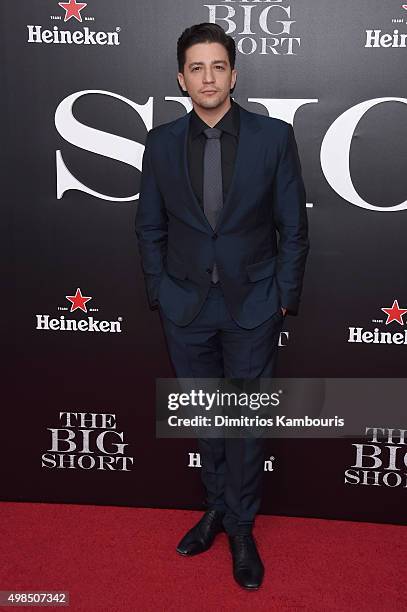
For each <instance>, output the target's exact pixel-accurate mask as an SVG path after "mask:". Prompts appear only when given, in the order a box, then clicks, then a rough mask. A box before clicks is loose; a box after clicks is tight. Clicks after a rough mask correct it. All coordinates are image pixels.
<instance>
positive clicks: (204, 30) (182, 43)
mask: <svg viewBox="0 0 407 612" xmlns="http://www.w3.org/2000/svg"><path fill="white" fill-rule="evenodd" d="M205 42H216V43H220V44H221V45H223V46H224V47H225V49H226V51H227V52H228V57H229V64H230V67H231V69H232V70H233V68H234V67H235V60H236V45H235V41H234V40H233V38H232V37H231V36H229V35H228V34H226V32H225V30H223V29H222V28H221V27H220V26H219V25H218V24H216V23H198V24H196V25H193V26H191V27H190V28H187V29H186V30H184V31H183V32H182V34H181V36H180V37H179V39H178V42H177V59H178V71H179V72H182V73H183V72H184V66H185V52H186V50H187V49H189V47H192V45H196V44H197V43H205Z"/></svg>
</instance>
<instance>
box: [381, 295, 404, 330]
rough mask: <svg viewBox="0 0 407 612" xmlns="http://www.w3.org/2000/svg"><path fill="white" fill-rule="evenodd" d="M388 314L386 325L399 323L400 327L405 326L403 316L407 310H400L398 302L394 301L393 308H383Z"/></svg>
mask: <svg viewBox="0 0 407 612" xmlns="http://www.w3.org/2000/svg"><path fill="white" fill-rule="evenodd" d="M381 310H383V312H385V313H386V314H387V321H386V325H388V324H389V323H391V322H392V321H397V323H400V325H404V321H403V316H404V315H405V314H406V312H407V308H400V307H399V303H398V301H397V300H394V302H393V306H392V307H391V308H381Z"/></svg>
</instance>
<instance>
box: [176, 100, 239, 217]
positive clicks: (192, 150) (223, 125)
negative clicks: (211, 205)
mask: <svg viewBox="0 0 407 612" xmlns="http://www.w3.org/2000/svg"><path fill="white" fill-rule="evenodd" d="M230 102H231V108H230V109H229V110H228V112H227V113H226V114H225V115H223V117H222V119H221V120H220V121H218V123H217V124H216V125H214V126H213V127H216V128H217V129H219V130H222V135H221V137H220V146H221V159H222V187H223V202H225V200H226V195H227V192H228V189H229V187H230V183H231V181H232V176H233V170H234V165H235V160H236V152H237V145H238V138H239V124H240V121H239V119H240V117H239V107H238V106H237V104H236V103H235V102H234V101H233V100H232V99H230ZM208 127H210V126H209V125H207V124H206V123H205V122H204V121H202V119H201V118H200V117H199V115H198V114H197V113H196V112H195V111H194V110H192V111H191V118H190V123H189V133H188V167H189V176H190V179H191V185H192V189H193V190H194V192H195V194H196V197H197V199H198V202H199V204H200V205H201V206H202V207H203V159H204V149H205V142H206V136H205V134H204V133H203V130H206V129H207V128H208Z"/></svg>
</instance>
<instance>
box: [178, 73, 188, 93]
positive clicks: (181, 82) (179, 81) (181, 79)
mask: <svg viewBox="0 0 407 612" xmlns="http://www.w3.org/2000/svg"><path fill="white" fill-rule="evenodd" d="M177 78H178V83H179V86H180V87H181V89H182V90H183V91H184V92H185V93H186V91H187V88H186V87H185V81H184V75H183V74H182V72H178V75H177Z"/></svg>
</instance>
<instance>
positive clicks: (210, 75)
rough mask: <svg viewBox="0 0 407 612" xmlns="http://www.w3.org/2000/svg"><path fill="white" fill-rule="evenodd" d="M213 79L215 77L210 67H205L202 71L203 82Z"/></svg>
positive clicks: (211, 81) (210, 81) (209, 81)
mask: <svg viewBox="0 0 407 612" xmlns="http://www.w3.org/2000/svg"><path fill="white" fill-rule="evenodd" d="M214 80H215V77H214V72H213V70H212V68H205V70H204V73H203V81H204V83H213V81H214Z"/></svg>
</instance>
